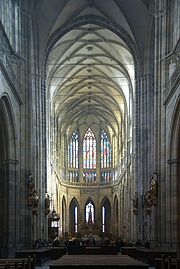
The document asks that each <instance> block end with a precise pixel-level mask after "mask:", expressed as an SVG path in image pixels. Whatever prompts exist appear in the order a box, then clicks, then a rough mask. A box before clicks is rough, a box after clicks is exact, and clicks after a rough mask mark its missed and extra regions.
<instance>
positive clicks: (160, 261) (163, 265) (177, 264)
mask: <svg viewBox="0 0 180 269" xmlns="http://www.w3.org/2000/svg"><path fill="white" fill-rule="evenodd" d="M155 268H156V269H180V260H179V259H175V258H171V257H170V256H169V257H165V256H164V255H162V257H161V258H155Z"/></svg>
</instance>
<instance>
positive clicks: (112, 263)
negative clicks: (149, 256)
mask: <svg viewBox="0 0 180 269" xmlns="http://www.w3.org/2000/svg"><path fill="white" fill-rule="evenodd" d="M77 268H83V269H95V268H98V269H148V268H149V265H148V264H145V263H143V262H141V261H138V260H135V259H132V258H130V257H129V256H127V255H64V256H63V257H61V258H60V259H59V260H56V261H55V262H53V263H52V264H50V265H49V269H77Z"/></svg>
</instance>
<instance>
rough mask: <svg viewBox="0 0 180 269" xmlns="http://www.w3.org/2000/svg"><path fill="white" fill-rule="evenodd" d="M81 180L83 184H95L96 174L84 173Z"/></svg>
mask: <svg viewBox="0 0 180 269" xmlns="http://www.w3.org/2000/svg"><path fill="white" fill-rule="evenodd" d="M83 179H84V182H85V183H95V182H96V172H84V173H83Z"/></svg>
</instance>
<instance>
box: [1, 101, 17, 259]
mask: <svg viewBox="0 0 180 269" xmlns="http://www.w3.org/2000/svg"><path fill="white" fill-rule="evenodd" d="M13 122H14V121H13V113H12V109H11V106H10V101H9V99H8V97H7V96H3V97H1V99H0V141H1V144H0V185H1V188H0V199H1V203H0V226H1V229H0V255H2V256H3V257H6V256H8V255H10V251H11V252H13V247H14V244H15V241H16V238H15V237H16V236H17V235H16V233H15V225H16V224H15V222H16V202H15V201H16V197H15V194H16V191H17V190H16V164H17V160H16V158H15V132H14V124H13Z"/></svg>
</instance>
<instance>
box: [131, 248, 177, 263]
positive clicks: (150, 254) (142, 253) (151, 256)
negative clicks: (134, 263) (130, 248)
mask: <svg viewBox="0 0 180 269" xmlns="http://www.w3.org/2000/svg"><path fill="white" fill-rule="evenodd" d="M136 250H137V258H138V259H139V260H141V261H144V262H147V263H148V264H150V266H154V265H155V259H156V258H162V255H163V254H164V255H165V257H169V256H171V258H173V259H174V258H176V251H175V250H170V249H160V248H153V249H151V248H150V249H146V248H136Z"/></svg>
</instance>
